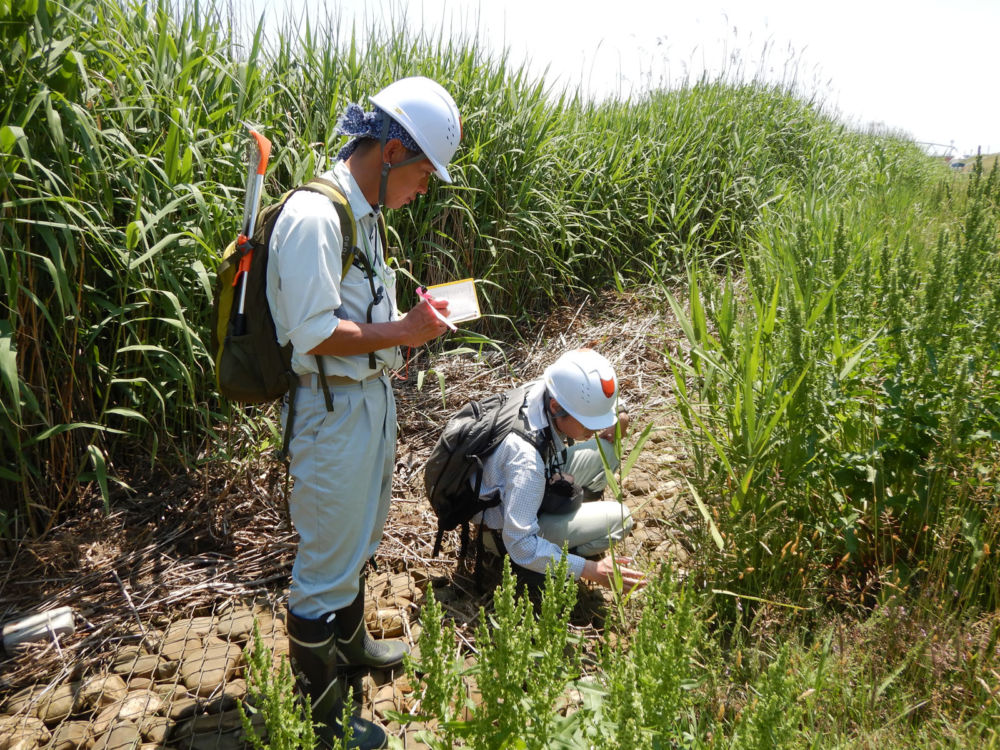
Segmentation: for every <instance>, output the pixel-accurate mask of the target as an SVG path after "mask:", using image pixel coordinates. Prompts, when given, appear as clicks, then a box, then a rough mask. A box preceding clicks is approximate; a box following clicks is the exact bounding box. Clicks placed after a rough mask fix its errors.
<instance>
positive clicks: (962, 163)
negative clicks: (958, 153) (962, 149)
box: [948, 159, 965, 169]
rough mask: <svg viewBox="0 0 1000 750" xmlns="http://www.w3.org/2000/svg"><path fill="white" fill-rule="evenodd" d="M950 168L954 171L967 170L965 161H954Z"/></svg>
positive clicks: (951, 162)
mask: <svg viewBox="0 0 1000 750" xmlns="http://www.w3.org/2000/svg"><path fill="white" fill-rule="evenodd" d="M948 166H949V167H951V168H952V169H965V159H952V160H951V161H950V162H948Z"/></svg>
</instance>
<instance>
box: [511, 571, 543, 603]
mask: <svg viewBox="0 0 1000 750" xmlns="http://www.w3.org/2000/svg"><path fill="white" fill-rule="evenodd" d="M510 568H511V572H512V573H513V574H514V580H515V581H517V589H518V591H520V590H521V589H522V588H523V589H524V590H525V593H526V594H527V595H528V599H529V601H531V604H532V606H534V608H535V612H536V613H537V612H538V611H539V608H540V607H541V606H542V592H543V591H545V574H544V573H536V572H535V571H533V570H528V569H527V568H522V567H521V566H520V565H518V564H517V563H516V562H514V561H513V560H511V561H510Z"/></svg>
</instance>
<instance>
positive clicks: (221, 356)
mask: <svg viewBox="0 0 1000 750" xmlns="http://www.w3.org/2000/svg"><path fill="white" fill-rule="evenodd" d="M299 190H306V191H309V192H313V193H320V194H322V195H325V196H326V197H327V198H329V199H330V201H331V202H332V203H333V205H334V207H335V208H336V209H337V214H338V216H339V217H340V227H341V231H342V234H343V245H342V247H343V275H342V276H341V278H343V276H344V275H346V274H347V271H348V270H349V269H350V268H351V265H352V264H354V265H359V266H360V267H361V268H362V270H363V271H365V273H366V274H367V275H368V279H369V284H370V285H372V295H373V296H374V294H375V289H374V283H375V282H374V273H373V272H372V269H371V268H370V267H369V264H368V258H367V256H365V254H364V253H363V252H361V251H360V250H359V249H358V248H357V227H356V224H355V221H354V214H353V213H352V212H351V207H350V204H349V202H348V200H347V198H346V196H345V195H344V193H343V191H342V190H341V189H340V188H339V187H338V186H337V185H335V184H334V183H332V182H330V181H329V180H325V179H323V178H321V177H316V178H314V179H312V180H309V181H308V182H307V183H305V184H304V185H302V186H300V187H298V188H295V189H294V190H290V191H288V192H287V193H285V194H284V195H283V196H282V197H281V199H280V200H279V201H278V202H277V203H274V204H272V205H270V206H267V207H266V208H264V209H263V210H262V211H261V212H260V214H259V215H258V217H257V223H256V225H255V227H254V231H253V236H252V237H251V238H250V247H251V249H252V252H253V255H252V260H251V263H250V270H249V271H248V272H247V277H246V280H245V282H244V283H245V285H246V301H245V304H244V319H243V320H242V321H241V322H240V324H239V325H237V322H236V318H237V310H238V305H237V300H236V298H235V297H236V287H235V286H234V283H235V279H236V273H237V270H238V268H239V264H240V260H241V259H242V257H243V254H244V253H243V252H241V250H240V249H238V248H237V245H236V242H235V241H234V242H232V243H230V245H229V246H228V247H227V248H226V250H225V252H224V253H223V259H222V264H221V265H220V266H219V271H218V276H217V279H216V285H215V294H214V298H213V304H212V324H211V325H212V328H211V333H212V352H213V354H214V355H215V377H216V382H217V384H218V386H219V393H221V394H222V395H223V396H225V397H226V398H228V399H230V400H232V401H236V402H238V403H241V404H260V403H266V402H269V401H274V400H275V399H277V398H280V397H281V396H283V395H284V394H285V393H286V392H288V391H292V395H293V396H294V389H295V387H296V386H297V385H298V378H297V376H296V375H295V373H294V372H292V345H291V344H290V343H289V344H286V345H285V346H280V345H279V344H278V336H277V333H276V332H275V328H274V319H273V318H272V317H271V307H270V305H269V304H268V302H267V261H268V249H269V245H270V241H271V234H272V232H273V231H274V225H275V222H277V220H278V215H279V214H280V213H281V209H282V208H283V207H284V205H285V202H286V201H287V200H288V199H289V198H290V197H291V196H292V194H293V193H295V192H297V191H299ZM378 226H379V233H380V236H381V239H382V247H383V250H384V249H385V248H386V247H387V244H386V235H385V222H384V219H383V218H382V216H381V215H380V216H379V225H378ZM370 314H371V313H370V312H369V316H370ZM239 328H242V329H243V332H242V333H239V332H238V329H239ZM316 359H317V364H318V366H319V369H320V373H321V374H322V373H323V364H322V360H321V359H320V358H319V357H317V358H316ZM370 360H371V361H372V367H374V354H372V355H371V357H370ZM290 403H294V399H292V401H291V402H290ZM292 416H293V415H292V412H291V411H289V416H288V421H287V424H286V426H285V435H284V440H283V442H282V449H281V453H282V455H284V454H285V453H286V451H287V449H288V439H289V436H290V434H291V426H292Z"/></svg>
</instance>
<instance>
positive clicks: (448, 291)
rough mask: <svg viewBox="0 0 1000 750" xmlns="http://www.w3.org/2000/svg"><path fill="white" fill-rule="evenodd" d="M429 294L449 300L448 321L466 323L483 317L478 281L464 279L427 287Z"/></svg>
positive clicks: (435, 297)
mask: <svg viewBox="0 0 1000 750" xmlns="http://www.w3.org/2000/svg"><path fill="white" fill-rule="evenodd" d="M427 293H428V294H430V295H431V296H432V297H433V298H434V299H444V300H448V320H449V321H450V322H452V323H464V322H465V321H467V320H475V319H476V318H479V317H482V312H480V310H479V297H478V296H476V280H475V279H462V280H461V281H449V282H448V283H447V284H436V285H434V286H429V287H427Z"/></svg>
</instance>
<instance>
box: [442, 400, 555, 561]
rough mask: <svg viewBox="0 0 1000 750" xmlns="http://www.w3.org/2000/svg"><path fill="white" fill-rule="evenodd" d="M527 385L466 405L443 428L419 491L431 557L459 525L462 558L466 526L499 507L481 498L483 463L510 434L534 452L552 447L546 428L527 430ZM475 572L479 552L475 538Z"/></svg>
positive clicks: (495, 500) (495, 501)
mask: <svg viewBox="0 0 1000 750" xmlns="http://www.w3.org/2000/svg"><path fill="white" fill-rule="evenodd" d="M527 391H528V387H527V386H521V387H519V388H514V389H513V390H510V391H507V392H505V393H497V394H494V395H492V396H490V397H488V398H485V399H483V400H482V401H470V402H469V403H467V404H466V405H465V406H463V407H462V408H461V409H460V410H459V411H458V412H457V413H456V414H455V415H454V416H453V417H452V418H451V419H449V420H448V424H447V425H445V428H444V431H443V432H442V433H441V437H439V438H438V441H437V443H436V444H435V445H434V448H433V449H432V450H431V454H430V456H429V457H428V459H427V463H426V464H425V466H424V488H425V489H426V491H427V499H428V500H429V501H430V504H431V508H433V510H434V513H435V515H437V519H438V530H437V536H436V537H435V540H434V552H433V553H432V554H433V555H434V556H435V557H436V556H437V554H438V552H440V550H441V541H442V539H443V537H444V533H445V532H446V531H451V530H452V529H455V528H457V527H458V526H461V527H462V537H461V550H460V552H459V558H464V557H465V556H466V552H467V549H468V542H469V522H470V521H471V520H472V519H473V518H475V517H476V516H477V515H479V514H480V513H482V512H483V511H485V510H487V509H488V508H493V507H495V506H497V505H499V504H500V498H499V497H487V498H482V497H480V491H481V489H482V483H483V462H484V461H485V460H486V459H487V458H488V457H489V456H490V455H491V454H492V453H493V452H494V451H495V450H496V449H497V448H498V447H499V446H500V444H501V443H502V442H503V441H504V439H506V437H507V436H508V435H510V434H511V433H512V432H513V433H515V434H517V435H519V436H521V437H522V438H524V439H525V440H527V441H528V442H529V443H531V444H532V445H533V446H535V448H536V449H537V450H538V451H539V452H545V451H546V450H548V447H549V446H550V445H551V434H550V432H549V430H548V429H545V430H532V429H531V427H530V426H529V425H528V418H527V415H526V414H525V411H524V402H525V399H526V397H527ZM478 538H479V547H478V549H477V561H476V563H477V564H476V569H477V572H478V569H479V559H480V558H481V552H482V535H481V534H480V535H479V537H478Z"/></svg>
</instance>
